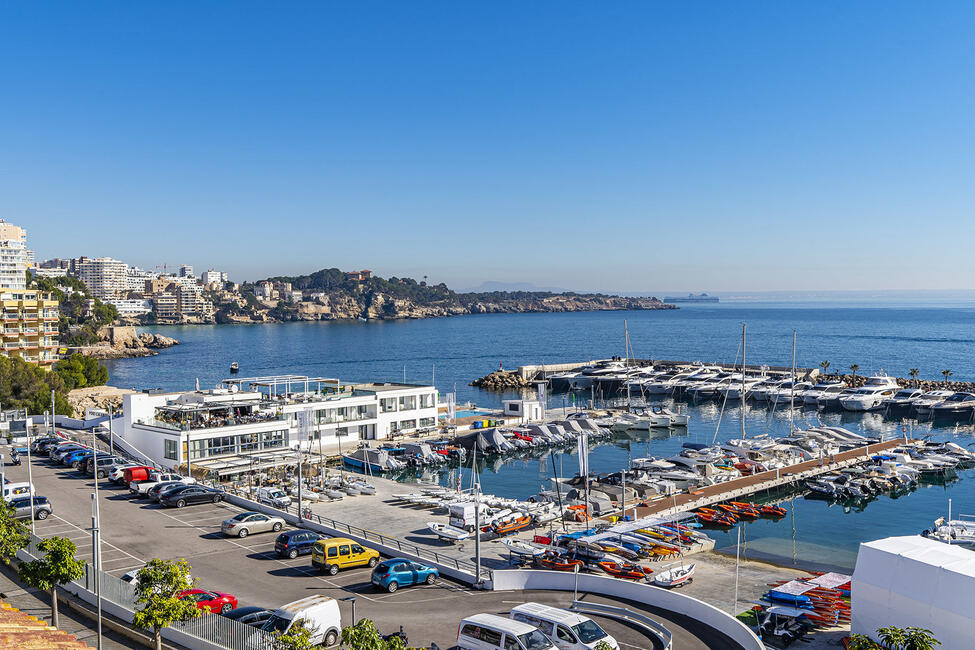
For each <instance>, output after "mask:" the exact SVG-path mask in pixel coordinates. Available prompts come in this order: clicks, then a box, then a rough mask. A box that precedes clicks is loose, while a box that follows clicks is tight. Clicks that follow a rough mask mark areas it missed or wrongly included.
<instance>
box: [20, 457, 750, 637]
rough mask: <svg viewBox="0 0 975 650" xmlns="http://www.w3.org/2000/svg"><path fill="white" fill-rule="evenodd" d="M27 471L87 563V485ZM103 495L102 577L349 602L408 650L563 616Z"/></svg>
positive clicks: (46, 468) (667, 618)
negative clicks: (508, 622)
mask: <svg viewBox="0 0 975 650" xmlns="http://www.w3.org/2000/svg"><path fill="white" fill-rule="evenodd" d="M4 452H5V457H9V456H7V454H6V450H4ZM32 467H33V471H32V473H33V482H34V485H35V486H36V488H37V491H38V494H39V495H43V496H47V497H48V498H50V499H51V500H52V501H53V503H54V514H53V515H52V516H51V517H49V518H48V519H46V520H44V521H37V522H35V529H36V532H37V534H38V535H39V536H42V537H51V536H55V535H60V536H63V537H68V538H70V539H71V540H72V541H74V542H75V544H77V545H78V548H79V553H80V554H81V555H87V556H88V557H90V556H91V550H92V546H91V532H90V526H91V494H92V492H93V489H94V482H93V480H92V479H91V478H89V477H84V476H82V475H81V474H80V473H78V472H77V471H75V470H73V469H70V468H64V467H60V466H54V465H51V464H50V463H49V462H48V461H47V460H46V459H40V460H37V461H36V462H35V463H33V465H32ZM6 473H7V478H8V479H10V480H26V478H27V467H26V462H25V463H24V465H22V466H20V467H13V466H10V465H8V466H7V467H6ZM99 491H100V494H99V496H100V510H101V522H100V523H101V534H102V567H103V569H104V570H105V571H107V572H108V573H111V574H113V575H116V576H121V575H122V574H124V573H125V572H127V571H132V570H135V569H138V568H140V567H141V566H142V565H143V564H144V563H145V561H146V560H148V559H151V558H163V559H173V558H185V559H186V560H187V561H188V562H189V564H190V566H191V567H192V569H191V572H192V576H193V578H195V579H197V580H198V582H199V586H200V588H203V589H209V590H215V591H223V592H229V593H231V594H234V595H235V596H236V597H237V598H238V600H239V604H240V605H241V606H246V605H258V606H261V607H266V608H269V609H274V608H276V607H278V606H280V605H282V604H285V603H288V602H291V601H294V600H297V599H299V598H303V597H305V596H308V595H311V594H324V595H328V596H332V597H335V598H349V597H354V598H355V599H356V601H355V610H356V611H355V613H356V617H357V618H362V617H367V618H370V619H372V620H374V621H375V622H376V624H377V626H378V627H379V629H380V630H382V631H383V632H386V633H389V632H393V631H396V630H398V629H399V626H400V625H403V627H404V629H405V632H406V634H407V635H408V636H409V638H410V640H411V644H416V645H423V644H429V643H431V642H436V643H437V644H438V645H439V646H440V647H441V648H449V647H452V646H453V643H454V640H455V639H456V634H457V625H458V622H459V621H460V619H461V618H463V617H464V616H466V615H470V614H473V613H477V612H493V613H505V612H507V611H508V610H510V608H511V607H513V606H514V605H516V604H518V603H521V602H525V601H526V600H536V601H538V602H544V603H548V604H552V605H557V606H561V607H565V606H567V605H568V604H569V603H570V601H571V597H572V596H571V594H569V593H560V592H491V591H481V590H476V589H472V588H470V587H468V586H466V585H463V584H460V583H457V582H454V581H451V580H448V579H441V580H439V581H438V582H437V583H436V584H435V585H431V586H428V585H423V586H417V587H410V588H408V589H400V590H399V591H397V592H396V593H393V594H388V593H385V592H380V591H377V590H375V589H374V587H373V586H372V585H371V584H370V576H371V571H370V569H368V568H366V567H363V568H356V569H346V570H343V571H341V572H340V573H339V574H338V575H336V576H328V575H321V574H320V573H319V572H318V570H317V569H316V568H313V567H312V565H311V557H310V556H309V555H303V556H299V557H298V558H295V559H293V560H291V559H287V558H280V557H278V556H277V554H276V553H275V552H274V540H275V537H276V534H275V533H273V532H269V533H262V534H255V535H250V536H248V537H246V538H243V539H239V538H231V537H227V536H225V535H223V533H221V531H220V524H221V522H222V521H223V520H225V519H229V518H231V517H233V516H234V515H236V514H237V513H239V512H241V511H242V510H241V509H240V508H238V507H236V506H234V505H231V504H228V503H225V502H221V503H218V504H211V503H207V504H201V505H192V506H187V507H185V508H181V509H176V508H165V507H163V506H160V505H158V504H153V503H151V502H149V501H148V500H144V499H140V500H135V499H131V498H130V497H129V493H128V491H127V489H125V488H124V487H122V486H113V485H112V484H111V483H110V482H109V481H107V480H103V481H100V482H99ZM587 598H589V599H591V600H593V601H597V602H610V601H607V600H605V599H601V598H595V597H587ZM617 604H618V603H617ZM351 608H352V603H351V602H344V603H343V604H342V612H343V622H344V623H346V624H348V623H349V622H351V618H352V611H351ZM431 613H436V615H435V616H431ZM653 614H659V615H660V616H659V617H658V618H659V620H660V621H661V622H662V623H663V624H664V625H666V626H667V627H668V628H670V629H671V630H672V632H673V633H674V635H675V645H677V644H678V642H679V645H680V647H681V648H722V647H732V646H729V645H727V644H726V643H725V642H724V640H723V639H720V638H714V637H713V636H711V635H709V634H707V632H701V631H700V630H695V632H694V633H692V632H690V631H687V630H686V629H685V628H684V625H682V623H685V624H686V623H687V622H681V621H680V620H679V619H677V618H674V617H673V615H668V614H667V613H663V612H653ZM600 623H601V624H603V625H604V627H605V628H606V629H607V631H608V632H609V633H610V634H612V635H613V636H614V637H616V638H617V640H618V641H620V642H621V647H624V648H647V647H649V641H648V639H647V638H646V637H645V636H644V635H643V633H642V632H640V631H639V630H636V629H633V628H630V627H629V626H627V625H624V624H620V623H617V622H613V621H609V620H605V619H604V620H601V621H600Z"/></svg>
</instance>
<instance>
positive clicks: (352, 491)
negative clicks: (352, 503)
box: [339, 485, 359, 497]
mask: <svg viewBox="0 0 975 650" xmlns="http://www.w3.org/2000/svg"><path fill="white" fill-rule="evenodd" d="M339 489H341V490H342V491H343V492H345V493H346V494H348V495H349V496H350V497H356V496H359V490H358V489H357V488H355V487H353V486H351V485H343V486H342V487H341V488H339Z"/></svg>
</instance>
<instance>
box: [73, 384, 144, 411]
mask: <svg viewBox="0 0 975 650" xmlns="http://www.w3.org/2000/svg"><path fill="white" fill-rule="evenodd" d="M134 392H135V391H133V390H127V389H125V388H116V387H115V386H91V387H89V388H76V389H74V390H73V391H71V392H69V393H68V403H69V404H71V407H72V408H73V409H74V412H73V413H72V417H76V418H83V417H85V409H88V408H93V409H100V410H103V411H105V410H108V407H112V409H114V410H116V411H118V410H120V409H121V408H122V398H123V397H124V396H125V395H130V394H132V393H134Z"/></svg>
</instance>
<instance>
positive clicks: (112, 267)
mask: <svg viewBox="0 0 975 650" xmlns="http://www.w3.org/2000/svg"><path fill="white" fill-rule="evenodd" d="M77 272H78V279H79V280H81V281H82V282H84V283H85V286H86V287H88V290H89V291H90V292H91V295H93V296H94V297H95V298H98V299H99V300H112V299H116V298H125V297H126V295H127V294H128V291H129V280H128V276H129V267H128V265H126V263H125V262H122V261H121V260H116V259H112V258H111V257H95V258H90V257H83V258H80V259H79V261H78V265H77Z"/></svg>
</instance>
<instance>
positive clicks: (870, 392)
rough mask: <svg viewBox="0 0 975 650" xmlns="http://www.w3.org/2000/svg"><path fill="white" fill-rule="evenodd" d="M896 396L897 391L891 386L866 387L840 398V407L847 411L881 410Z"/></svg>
mask: <svg viewBox="0 0 975 650" xmlns="http://www.w3.org/2000/svg"><path fill="white" fill-rule="evenodd" d="M896 394H897V389H896V388H892V387H890V386H864V387H862V388H857V389H856V390H855V391H854V392H853V393H852V394H850V395H845V396H843V397H840V406H842V407H843V410H845V411H872V410H874V409H879V408H880V407H881V406H883V405H884V403H885V402H886V401H887V400H889V399H891V398H893V397H894V395H896Z"/></svg>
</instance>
